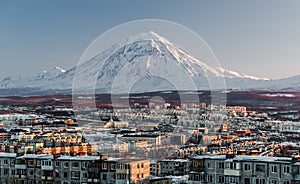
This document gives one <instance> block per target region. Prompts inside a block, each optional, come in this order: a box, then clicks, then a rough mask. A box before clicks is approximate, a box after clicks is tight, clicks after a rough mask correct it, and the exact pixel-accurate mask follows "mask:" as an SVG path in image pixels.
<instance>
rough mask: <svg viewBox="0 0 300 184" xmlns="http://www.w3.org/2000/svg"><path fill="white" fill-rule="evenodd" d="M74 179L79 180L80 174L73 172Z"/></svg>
mask: <svg viewBox="0 0 300 184" xmlns="http://www.w3.org/2000/svg"><path fill="white" fill-rule="evenodd" d="M71 177H72V179H79V178H80V172H79V171H72V172H71Z"/></svg>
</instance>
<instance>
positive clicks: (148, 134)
mask: <svg viewBox="0 0 300 184" xmlns="http://www.w3.org/2000/svg"><path fill="white" fill-rule="evenodd" d="M81 113H82V114H80V115H79V116H77V117H76V118H75V114H74V112H72V109H66V108H60V109H59V110H58V109H55V108H53V109H38V110H32V111H30V112H26V113H23V114H18V113H12V114H4V115H0V176H1V177H0V183H26V184H30V183H43V184H44V183H45V184H47V183H49V184H50V183H62V184H77V183H78V184H79V183H80V184H82V183H86V184H90V183H101V184H114V183H116V184H127V183H151V184H162V183H163V184H165V183H166V184H168V183H170V184H171V183H178V184H184V183H192V184H194V183H195V184H196V183H197V184H198V183H211V184H213V183H220V184H233V183H237V184H268V183H270V184H297V183H300V144H299V140H300V136H299V133H300V126H299V122H287V121H278V120H274V119H272V118H271V117H269V116H268V114H266V113H258V112H251V111H247V108H246V107H242V106H232V107H224V106H213V105H206V104H204V103H201V104H199V105H197V104H184V105H182V106H181V107H178V106H176V107H174V106H171V104H168V103H166V104H162V105H155V104H151V105H149V107H144V106H139V104H135V108H133V109H126V108H119V109H118V108H117V109H114V111H112V110H111V109H98V111H97V112H89V110H87V111H86V112H81Z"/></svg>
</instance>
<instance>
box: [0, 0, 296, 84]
mask: <svg viewBox="0 0 300 184" xmlns="http://www.w3.org/2000/svg"><path fill="white" fill-rule="evenodd" d="M33 2H34V3H33ZM118 3H119V5H118V6H116V5H115V4H116V2H110V1H106V2H92V3H91V4H85V3H84V2H81V1H72V2H71V1H64V2H43V3H39V2H37V1H36V2H35V1H30V2H26V3H23V2H18V3H17V2H14V1H13V2H2V3H1V7H0V10H1V11H0V12H1V13H0V15H1V18H0V20H1V23H2V25H3V27H2V29H1V30H0V33H1V35H2V36H1V42H0V63H1V68H2V71H1V74H0V79H3V78H4V77H7V76H16V75H17V76H19V75H25V76H27V75H30V74H32V73H38V72H41V71H43V70H48V69H51V68H53V67H55V66H60V67H62V68H64V69H69V68H71V67H73V66H76V64H77V63H78V61H79V59H80V56H81V55H82V53H83V52H84V50H85V49H86V47H87V46H88V45H89V44H90V43H91V42H92V41H93V40H94V39H95V38H97V37H98V36H99V35H101V34H102V33H104V32H105V31H107V30H109V29H111V28H112V27H114V26H118V25H120V24H123V23H126V22H129V21H134V20H142V19H162V20H168V21H172V22H176V23H179V24H181V25H183V26H186V27H188V28H190V29H191V30H192V31H194V32H196V33H197V34H198V35H200V36H201V37H202V38H203V39H204V40H205V41H206V42H207V43H208V45H209V46H210V47H211V49H212V50H213V52H214V53H215V55H216V56H217V58H218V59H219V62H220V65H221V66H222V67H224V68H228V69H232V70H235V71H238V72H241V73H245V74H249V75H254V76H258V77H267V78H271V79H278V78H285V77H291V76H295V75H299V69H298V68H299V62H298V59H299V58H300V55H299V52H297V51H298V50H297V48H298V43H299V38H300V37H299V32H300V26H298V25H297V24H296V22H297V18H298V17H299V16H300V13H299V12H298V9H297V7H299V5H300V3H299V2H296V1H288V2H284V3H283V2H280V1H272V3H271V1H264V2H260V1H255V2H251V3H247V2H238V1H232V2H230V3H225V2H218V3H217V2H215V1H212V2H204V1H201V2H194V3H190V4H188V3H184V2H179V1H178V2H176V3H172V4H169V3H167V2H158V1H154V2H153V1H152V2H151V3H148V2H138V1H135V2H134V5H133V4H129V3H126V2H118ZM120 7H121V8H120ZM112 12H113V14H112ZM124 15H126V16H124Z"/></svg>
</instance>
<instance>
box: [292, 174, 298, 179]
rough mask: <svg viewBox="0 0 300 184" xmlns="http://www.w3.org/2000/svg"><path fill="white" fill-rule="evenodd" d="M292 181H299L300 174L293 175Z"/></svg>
mask: <svg viewBox="0 0 300 184" xmlns="http://www.w3.org/2000/svg"><path fill="white" fill-rule="evenodd" d="M292 176H293V180H296V181H300V174H293V175H292Z"/></svg>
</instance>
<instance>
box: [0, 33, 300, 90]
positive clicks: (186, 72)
mask: <svg viewBox="0 0 300 184" xmlns="http://www.w3.org/2000/svg"><path fill="white" fill-rule="evenodd" d="M224 81H225V82H226V88H228V89H275V88H276V89H296V90H299V86H300V84H299V82H300V77H299V76H298V77H293V78H288V79H281V80H269V79H265V78H259V77H255V76H251V75H246V74H241V73H238V72H235V71H231V70H228V69H225V68H221V67H212V66H209V65H207V64H206V63H204V62H202V61H200V60H198V59H196V58H195V57H193V56H191V55H189V54H188V53H187V52H185V51H184V50H183V49H181V48H179V47H177V46H175V45H174V44H172V43H171V42H170V41H168V40H167V39H166V38H163V37H161V36H159V35H158V34H156V33H154V32H148V33H142V34H140V35H137V36H134V37H130V38H127V39H126V40H125V41H124V42H121V43H119V44H116V45H113V46H111V47H109V48H108V49H106V50H104V51H103V52H101V53H99V54H98V55H97V56H95V57H94V58H92V59H90V60H88V61H86V62H84V63H82V64H80V65H78V66H76V67H73V68H71V69H70V70H63V69H61V68H59V67H56V68H53V69H51V70H49V71H44V72H41V73H38V74H36V75H33V76H28V77H7V78H5V79H3V80H2V81H1V82H0V89H2V90H1V91H3V90H4V91H5V90H6V91H7V90H9V89H17V90H21V89H24V91H26V89H27V90H28V89H30V90H32V91H35V93H38V92H41V93H42V92H45V91H47V90H48V91H55V90H58V91H59V90H62V91H70V90H71V89H72V84H73V82H74V84H75V87H74V86H73V88H76V89H78V91H80V90H85V89H94V88H95V90H96V91H97V92H99V93H101V92H113V93H122V92H123V91H131V92H146V91H157V90H170V89H177V90H189V89H193V90H195V89H196V90H208V89H211V85H212V84H214V85H213V86H214V88H213V89H218V87H219V88H220V89H224V87H225V86H224V84H223V85H219V84H222V82H223V83H224Z"/></svg>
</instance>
